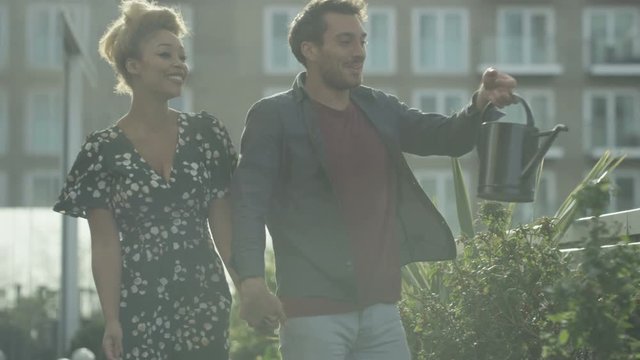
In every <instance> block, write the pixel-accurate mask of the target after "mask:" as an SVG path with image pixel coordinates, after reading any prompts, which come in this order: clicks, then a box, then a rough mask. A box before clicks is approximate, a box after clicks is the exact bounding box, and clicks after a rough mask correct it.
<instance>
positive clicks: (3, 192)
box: [0, 171, 9, 207]
mask: <svg viewBox="0 0 640 360" xmlns="http://www.w3.org/2000/svg"><path fill="white" fill-rule="evenodd" d="M8 205H9V179H8V176H7V173H6V172H4V171H0V207H4V206H8Z"/></svg>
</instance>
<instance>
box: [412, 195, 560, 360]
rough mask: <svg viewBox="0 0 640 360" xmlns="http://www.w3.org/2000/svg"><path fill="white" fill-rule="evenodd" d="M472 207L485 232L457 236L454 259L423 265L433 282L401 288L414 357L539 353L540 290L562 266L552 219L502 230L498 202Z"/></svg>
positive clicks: (503, 214)
mask: <svg viewBox="0 0 640 360" xmlns="http://www.w3.org/2000/svg"><path fill="white" fill-rule="evenodd" d="M479 213H480V220H481V221H482V224H483V225H485V226H486V228H487V229H488V230H487V231H486V232H480V233H477V234H476V236H475V237H474V238H464V237H463V238H462V240H461V241H462V242H463V245H464V251H463V253H462V254H461V255H460V257H459V259H458V260H456V261H454V262H447V263H439V264H434V265H432V266H431V269H429V270H428V271H426V275H427V279H426V280H427V281H426V282H427V284H432V285H433V284H434V281H436V282H437V285H436V286H431V287H430V288H429V287H427V288H413V289H411V290H406V291H405V295H406V296H405V300H403V302H402V303H401V311H402V315H403V320H404V323H405V327H406V329H407V331H408V334H409V342H410V344H411V347H412V350H413V353H414V357H415V358H416V359H421V360H423V359H424V360H426V359H444V358H446V359H537V358H540V355H541V353H542V338H541V335H540V334H541V329H542V328H544V327H545V325H546V323H545V322H546V320H545V319H546V314H547V312H548V303H549V301H548V299H547V295H546V293H545V291H544V290H545V288H547V287H548V286H551V285H552V284H554V283H555V281H556V280H557V279H558V278H560V277H561V276H563V275H564V274H565V273H566V272H567V271H568V266H567V265H566V263H565V262H564V261H563V259H562V255H561V254H560V253H559V252H558V251H557V250H556V247H555V246H554V243H553V241H552V238H553V234H554V228H553V223H552V221H551V220H550V219H541V220H540V222H539V223H537V224H536V226H523V227H519V228H517V229H515V230H509V229H508V224H509V218H510V213H509V211H508V209H507V208H506V207H504V206H502V205H501V204H498V203H485V204H483V205H482V206H481V208H480V211H479ZM434 288H435V289H439V290H440V291H439V292H434V291H432V289H434ZM443 289H446V291H443Z"/></svg>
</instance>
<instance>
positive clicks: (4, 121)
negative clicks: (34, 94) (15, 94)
mask: <svg viewBox="0 0 640 360" xmlns="http://www.w3.org/2000/svg"><path fill="white" fill-rule="evenodd" d="M7 96H8V95H7V92H6V91H5V90H4V89H0V154H4V153H6V152H7V151H8V149H9V135H8V134H9V100H8V98H7Z"/></svg>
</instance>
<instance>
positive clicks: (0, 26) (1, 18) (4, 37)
mask: <svg viewBox="0 0 640 360" xmlns="http://www.w3.org/2000/svg"><path fill="white" fill-rule="evenodd" d="M7 13H8V11H7V6H5V5H2V4H0V68H2V67H3V66H4V65H6V64H7V63H8V61H9V15H8V14H7Z"/></svg>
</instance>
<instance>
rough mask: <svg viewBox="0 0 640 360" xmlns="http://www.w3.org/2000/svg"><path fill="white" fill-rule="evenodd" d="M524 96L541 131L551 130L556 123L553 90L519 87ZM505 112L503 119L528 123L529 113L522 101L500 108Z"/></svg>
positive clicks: (520, 93)
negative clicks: (527, 113)
mask: <svg viewBox="0 0 640 360" xmlns="http://www.w3.org/2000/svg"><path fill="white" fill-rule="evenodd" d="M518 94H519V95H520V97H522V98H523V99H524V100H525V101H526V102H527V104H529V108H531V113H532V115H533V121H534V123H535V125H536V127H537V128H538V129H540V130H541V131H545V130H549V129H551V128H552V127H553V126H554V125H555V102H554V97H553V91H552V90H545V89H519V90H518ZM500 111H502V112H504V113H505V116H504V118H503V121H504V120H506V121H508V122H514V123H519V124H526V122H527V115H526V112H525V110H524V106H523V105H522V104H520V103H517V104H513V105H510V106H507V107H505V108H502V109H500Z"/></svg>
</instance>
